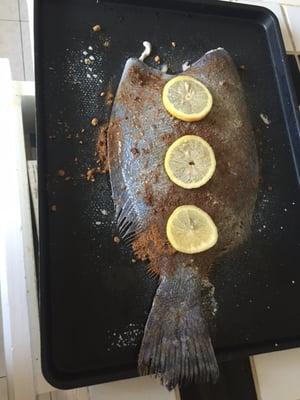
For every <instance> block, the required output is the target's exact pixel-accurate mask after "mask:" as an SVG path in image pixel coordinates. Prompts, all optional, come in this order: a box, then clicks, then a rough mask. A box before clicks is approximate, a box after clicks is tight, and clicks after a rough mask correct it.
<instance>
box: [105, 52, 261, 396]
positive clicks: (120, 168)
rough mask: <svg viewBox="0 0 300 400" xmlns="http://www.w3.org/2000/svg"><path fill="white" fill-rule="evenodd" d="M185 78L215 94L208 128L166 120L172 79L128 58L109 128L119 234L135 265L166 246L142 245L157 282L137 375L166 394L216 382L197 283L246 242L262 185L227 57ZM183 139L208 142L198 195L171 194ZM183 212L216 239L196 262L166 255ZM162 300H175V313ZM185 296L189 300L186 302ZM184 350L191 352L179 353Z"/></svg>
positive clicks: (209, 58) (209, 56)
mask: <svg viewBox="0 0 300 400" xmlns="http://www.w3.org/2000/svg"><path fill="white" fill-rule="evenodd" d="M183 75H189V76H192V77H194V78H196V79H199V80H200V81H201V82H202V83H204V84H205V85H206V86H207V88H208V89H209V90H210V92H211V93H212V96H213V107H212V110H211V112H210V113H209V114H208V116H207V117H206V118H205V119H203V120H201V121H198V122H192V123H188V122H183V121H180V120H177V119H175V118H173V117H172V116H170V115H169V114H168V113H167V111H166V110H165V108H164V106H163V103H162V99H161V96H162V89H163V87H164V85H165V83H166V82H167V81H168V80H169V79H170V78H172V77H173V76H172V75H167V74H164V73H161V72H160V71H157V70H155V69H153V68H150V67H148V66H147V65H145V64H144V63H142V62H140V61H138V60H136V59H129V60H128V61H127V63H126V66H125V68H124V72H123V75H122V78H121V81H120V84H119V88H118V91H117V94H116V97H115V100H114V105H113V109H112V115H111V121H110V126H109V129H108V160H109V166H110V180H111V186H112V194H113V200H114V204H115V207H116V214H117V222H118V225H119V227H120V231H121V234H122V235H123V237H124V238H125V240H126V239H128V241H129V242H131V241H133V248H134V250H135V251H136V253H137V256H140V257H141V258H143V257H142V256H143V254H141V249H140V248H139V246H138V243H139V240H141V238H142V242H143V243H147V240H148V239H149V238H152V236H151V237H150V236H149V235H150V233H149V232H150V230H151V229H152V230H153V227H155V232H156V233H155V234H156V236H157V241H158V242H159V241H160V242H161V243H166V245H165V246H160V247H159V251H155V249H154V247H153V241H151V240H148V241H149V249H146V250H145V249H143V251H144V252H145V253H146V254H144V256H145V257H144V258H148V259H149V262H150V266H151V270H152V271H154V272H155V273H157V274H159V275H160V280H161V283H160V286H159V288H158V290H157V294H156V297H155V299H154V302H153V306H152V309H151V312H150V314H149V317H148V321H147V324H146V327H145V332H144V339H143V342H142V346H141V350H140V356H139V367H140V370H141V372H142V373H154V374H156V375H159V376H160V378H161V380H162V383H163V384H164V385H166V386H167V387H168V388H169V389H171V388H173V387H175V385H176V384H178V383H180V382H183V381H189V380H202V381H208V380H212V381H214V380H216V379H217V376H218V368H217V363H216V359H215V355H214V352H213V348H212V345H211V341H210V338H209V332H208V329H207V327H206V323H205V319H204V316H203V312H202V309H201V299H200V291H201V288H200V282H201V279H203V278H205V277H206V276H207V274H208V273H209V271H210V269H211V268H212V266H213V264H214V261H215V260H216V259H217V258H219V257H221V256H222V255H223V254H225V253H226V252H228V251H231V250H233V249H234V248H236V247H237V246H238V245H239V244H241V243H242V242H243V241H244V240H245V239H246V238H247V237H248V236H249V234H250V232H251V221H252V215H253V211H254V207H255V202H256V196H257V188H258V179H259V170H258V158H257V151H256V146H255V140H254V134H253V130H252V127H251V123H250V119H249V115H248V111H247V105H246V102H245V98H244V93H243V88H242V85H241V82H240V79H239V76H238V73H237V70H236V68H235V66H234V64H233V61H232V59H231V57H230V55H229V54H228V53H227V52H226V51H225V50H224V49H217V50H213V51H210V52H208V53H206V54H205V55H204V56H203V57H201V58H200V59H199V60H198V61H197V62H196V63H194V64H193V65H192V66H191V68H189V69H188V70H187V71H185V72H184V73H183ZM186 134H193V135H199V136H201V137H202V138H204V139H205V140H206V141H207V142H208V143H209V144H210V145H211V146H212V148H213V149H214V152H215V156H216V160H217V167H216V172H215V174H214V176H213V177H212V178H211V180H210V181H209V182H208V183H207V184H206V185H204V186H203V187H201V188H199V189H193V190H185V189H182V188H180V187H178V186H176V185H174V184H173V183H172V182H171V181H170V180H169V178H168V177H167V175H166V173H165V171H164V167H163V162H164V157H165V153H166V151H167V149H168V147H169V146H170V144H171V143H173V142H174V141H175V140H176V139H177V138H179V137H181V136H183V135H186ZM183 204H193V205H196V206H198V207H201V208H202V209H203V210H205V211H206V212H207V213H208V214H209V215H210V216H211V217H212V219H213V220H214V222H215V224H216V225H217V228H218V232H219V240H218V242H217V244H216V245H215V246H214V247H213V248H211V249H209V250H208V251H205V252H203V253H199V254H195V255H193V256H191V255H187V254H183V253H178V252H172V251H171V249H170V246H169V245H168V243H167V238H166V223H167V220H168V217H169V216H170V214H171V213H172V211H173V210H174V209H175V208H176V207H178V206H180V205H183ZM147 235H148V236H147ZM151 246H152V247H151ZM164 291H169V292H170V291H171V293H172V295H171V298H172V299H173V304H176V307H175V306H174V307H171V304H170V302H169V301H167V297H168V296H167V295H166V293H164ZM187 292H188V293H190V295H189V296H186V297H184V295H183V294H184V293H187ZM178 299H181V300H180V301H178ZM162 321H164V323H162ZM174 321H175V325H174ZM176 321H177V322H176ZM199 332H201V335H199ZM176 343H177V344H176ZM183 343H185V345H186V347H185V349H188V350H185V351H183V350H182V348H183V347H182V346H183ZM180 349H181V350H180ZM197 351H198V353H197ZM158 354H159V356H158ZM175 354H176V357H175ZM195 354H196V355H195Z"/></svg>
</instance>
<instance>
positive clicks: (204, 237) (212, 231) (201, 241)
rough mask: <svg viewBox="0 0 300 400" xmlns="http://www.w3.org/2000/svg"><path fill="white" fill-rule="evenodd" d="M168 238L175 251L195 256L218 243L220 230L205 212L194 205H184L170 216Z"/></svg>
mask: <svg viewBox="0 0 300 400" xmlns="http://www.w3.org/2000/svg"><path fill="white" fill-rule="evenodd" d="M167 237H168V240H169V242H170V244H171V245H172V247H173V248H174V249H175V250H177V251H180V252H181V253H186V254H195V253H201V252H203V251H205V250H208V249H210V248H211V247H213V246H214V245H215V244H216V243H217V240H218V230H217V227H216V225H215V223H214V221H213V220H212V218H211V217H210V216H209V215H208V214H207V213H206V212H205V211H204V210H202V209H201V208H199V207H196V206H193V205H183V206H180V207H177V208H176V209H175V210H174V211H173V213H172V214H171V215H170V217H169V219H168V222H167Z"/></svg>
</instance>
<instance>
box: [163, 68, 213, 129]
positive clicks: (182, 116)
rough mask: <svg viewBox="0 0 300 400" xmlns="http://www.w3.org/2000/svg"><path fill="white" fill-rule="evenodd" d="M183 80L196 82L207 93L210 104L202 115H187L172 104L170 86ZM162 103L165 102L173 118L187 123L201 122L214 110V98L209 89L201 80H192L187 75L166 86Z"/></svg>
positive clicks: (170, 81) (178, 77) (171, 81)
mask: <svg viewBox="0 0 300 400" xmlns="http://www.w3.org/2000/svg"><path fill="white" fill-rule="evenodd" d="M182 80H192V81H195V82H196V83H197V84H198V85H200V86H202V88H203V89H204V91H205V92H206V94H207V98H208V103H207V105H206V107H205V108H204V109H203V110H202V111H201V112H200V113H194V114H185V113H184V112H182V111H180V110H177V108H175V107H174V106H173V104H172V103H171V102H170V100H169V98H168V92H169V88H170V86H172V84H173V83H174V82H175V81H176V82H177V81H182ZM162 101H163V104H164V106H165V108H166V110H167V111H168V112H169V113H170V114H171V115H172V116H173V117H176V118H177V119H180V120H182V121H185V122H196V121H200V120H201V119H203V118H204V117H206V115H207V114H208V113H209V112H210V110H211V108H212V105H213V98H212V95H211V93H210V91H209V90H208V89H207V87H206V86H205V85H204V84H203V83H202V82H200V81H199V80H197V79H195V78H192V77H190V76H187V75H181V76H177V77H175V78H172V79H170V80H169V81H168V82H167V83H166V84H165V86H164V88H163V94H162Z"/></svg>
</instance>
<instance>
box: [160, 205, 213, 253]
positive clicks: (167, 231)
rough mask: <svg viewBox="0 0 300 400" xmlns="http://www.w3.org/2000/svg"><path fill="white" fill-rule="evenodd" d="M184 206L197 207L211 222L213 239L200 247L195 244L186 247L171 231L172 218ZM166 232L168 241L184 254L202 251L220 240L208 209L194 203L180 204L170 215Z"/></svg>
mask: <svg viewBox="0 0 300 400" xmlns="http://www.w3.org/2000/svg"><path fill="white" fill-rule="evenodd" d="M183 208H185V209H186V208H189V209H192V208H193V209H196V210H197V212H199V213H201V214H202V215H203V216H205V218H206V220H207V221H208V222H209V224H210V227H211V228H212V235H211V238H212V240H211V241H209V242H206V243H204V245H203V244H202V245H201V246H200V245H199V246H198V247H195V246H193V247H190V248H189V249H186V248H184V247H182V246H181V245H180V244H179V243H177V242H176V241H175V240H174V235H173V234H172V233H171V229H172V227H171V225H172V220H174V218H176V216H177V215H178V213H180V212H181V211H182V209H183ZM166 234H167V238H168V241H169V242H170V244H171V246H172V247H173V248H174V249H175V250H177V251H179V252H180V253H184V254H197V253H202V252H204V251H206V250H209V249H210V248H212V247H213V246H214V245H215V244H216V243H217V241H218V228H217V226H216V224H215V223H214V221H213V219H212V218H211V216H210V215H209V214H208V213H207V212H206V211H204V210H202V209H201V208H199V207H197V206H194V205H183V206H179V207H177V208H176V209H175V210H174V211H173V212H172V214H171V215H170V216H169V218H168V221H167V226H166Z"/></svg>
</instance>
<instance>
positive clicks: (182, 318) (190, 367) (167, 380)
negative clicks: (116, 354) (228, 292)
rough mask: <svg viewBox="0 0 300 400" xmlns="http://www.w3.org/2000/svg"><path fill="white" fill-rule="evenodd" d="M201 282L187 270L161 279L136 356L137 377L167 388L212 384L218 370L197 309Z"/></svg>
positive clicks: (199, 302) (200, 310)
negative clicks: (150, 377)
mask: <svg viewBox="0 0 300 400" xmlns="http://www.w3.org/2000/svg"><path fill="white" fill-rule="evenodd" d="M200 292H201V282H200V279H199V275H198V274H196V273H195V271H194V270H192V269H191V268H188V267H185V268H180V269H177V270H176V271H175V272H174V273H173V274H172V275H168V276H163V278H162V280H161V282H160V285H159V287H158V289H157V292H156V295H155V298H154V301H153V304H152V309H151V311H150V314H149V317H148V320H147V323H146V326H145V331H144V337H143V340H142V345H141V349H140V353H139V362H138V364H139V372H140V374H141V375H147V374H154V375H155V376H156V377H159V378H160V379H161V382H162V384H163V385H164V386H166V387H167V389H169V390H172V389H173V388H174V387H175V386H176V385H177V384H180V383H185V382H209V381H211V382H216V381H217V379H218V376H219V368H218V364H217V361H216V357H215V353H214V349H213V347H212V343H211V339H210V336H209V331H208V327H207V324H206V322H205V319H204V316H203V311H202V308H201V299H200Z"/></svg>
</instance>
